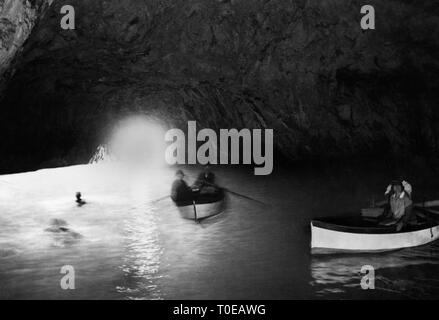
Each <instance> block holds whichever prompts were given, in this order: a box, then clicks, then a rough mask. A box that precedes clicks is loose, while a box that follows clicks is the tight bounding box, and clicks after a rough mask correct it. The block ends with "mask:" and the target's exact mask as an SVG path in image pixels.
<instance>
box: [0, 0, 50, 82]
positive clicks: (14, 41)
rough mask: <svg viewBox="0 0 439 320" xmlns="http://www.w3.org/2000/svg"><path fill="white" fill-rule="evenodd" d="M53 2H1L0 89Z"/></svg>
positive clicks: (19, 0) (5, 0)
mask: <svg viewBox="0 0 439 320" xmlns="http://www.w3.org/2000/svg"><path fill="white" fill-rule="evenodd" d="M52 1H53V0H33V1H28V0H0V89H1V84H2V80H3V79H2V75H3V74H4V72H5V71H6V70H7V68H8V67H9V65H10V64H11V61H12V60H13V58H14V57H15V55H16V54H17V52H18V51H19V50H20V49H21V48H22V46H23V44H24V42H25V41H26V40H27V38H28V37H29V35H30V34H31V32H32V29H33V27H34V26H35V24H36V23H37V22H38V20H39V18H40V17H41V16H42V14H43V13H44V12H45V11H46V9H47V8H48V6H50V4H51V3H52Z"/></svg>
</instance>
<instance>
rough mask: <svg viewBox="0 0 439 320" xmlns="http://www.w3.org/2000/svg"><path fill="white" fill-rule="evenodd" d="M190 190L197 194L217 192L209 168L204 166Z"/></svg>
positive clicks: (212, 174)
mask: <svg viewBox="0 0 439 320" xmlns="http://www.w3.org/2000/svg"><path fill="white" fill-rule="evenodd" d="M192 190H193V191H194V192H198V193H199V194H205V193H208V194H212V193H215V192H217V191H218V187H217V186H216V185H215V174H214V173H213V172H212V171H211V170H210V166H209V165H206V166H205V167H204V169H203V172H201V173H200V174H199V175H198V177H197V180H195V182H194V184H193V185H192Z"/></svg>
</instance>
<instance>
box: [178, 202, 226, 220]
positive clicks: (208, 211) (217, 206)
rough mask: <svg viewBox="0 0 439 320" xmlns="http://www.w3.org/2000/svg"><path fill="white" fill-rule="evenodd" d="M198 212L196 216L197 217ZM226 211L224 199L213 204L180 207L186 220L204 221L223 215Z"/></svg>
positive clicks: (179, 209)
mask: <svg viewBox="0 0 439 320" xmlns="http://www.w3.org/2000/svg"><path fill="white" fill-rule="evenodd" d="M195 210H196V216H195ZM223 210H224V199H223V200H220V201H217V202H213V203H202V204H195V208H194V205H193V204H190V205H187V206H181V207H178V211H179V212H180V215H181V217H182V218H184V219H192V220H202V219H206V218H210V217H213V216H216V215H218V214H220V213H222V212H223Z"/></svg>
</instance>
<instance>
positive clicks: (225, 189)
mask: <svg viewBox="0 0 439 320" xmlns="http://www.w3.org/2000/svg"><path fill="white" fill-rule="evenodd" d="M203 183H204V184H207V185H208V186H212V187H218V186H217V185H214V184H212V183H209V182H206V181H205V182H203ZM222 189H223V190H224V191H227V192H229V193H231V194H234V195H235V196H238V197H242V198H245V199H247V200H251V201H255V202H257V203H260V204H262V205H264V206H266V205H267V204H266V203H265V202H262V201H260V200H257V199H255V198H252V197H249V196H246V195H245V194H241V193H238V192H235V191H233V190H230V189H228V188H222Z"/></svg>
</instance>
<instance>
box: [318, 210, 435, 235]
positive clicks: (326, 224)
mask: <svg viewBox="0 0 439 320" xmlns="http://www.w3.org/2000/svg"><path fill="white" fill-rule="evenodd" d="M420 211H421V212H422V213H427V214H428V211H427V210H420ZM343 218H344V217H336V216H335V217H325V218H315V219H312V220H311V226H312V227H317V228H321V229H326V230H331V231H334V232H346V233H353V234H401V233H411V232H417V231H421V230H428V229H431V228H434V227H437V226H439V221H435V222H434V223H431V222H429V221H428V219H426V220H425V221H424V222H423V223H422V224H419V225H409V226H408V227H409V229H407V228H405V229H404V228H403V229H402V230H400V231H396V225H392V226H367V227H363V226H349V225H342V224H337V223H336V222H335V221H337V220H339V219H343ZM323 219H325V220H327V219H329V220H330V219H334V220H335V221H334V222H330V221H323Z"/></svg>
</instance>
